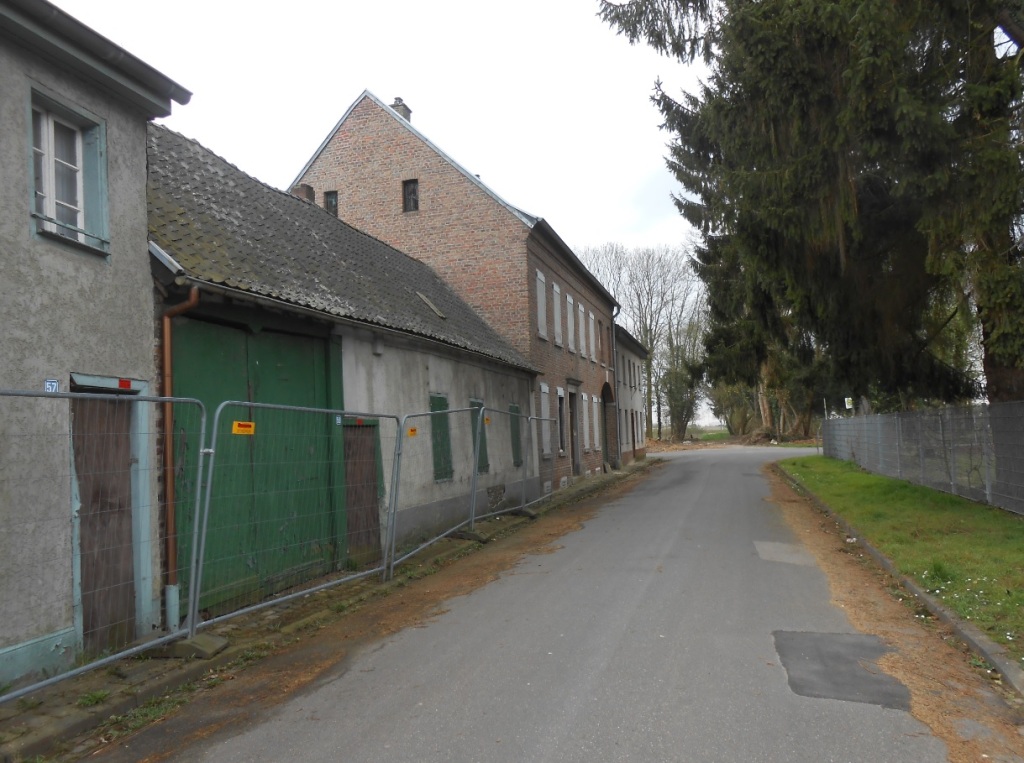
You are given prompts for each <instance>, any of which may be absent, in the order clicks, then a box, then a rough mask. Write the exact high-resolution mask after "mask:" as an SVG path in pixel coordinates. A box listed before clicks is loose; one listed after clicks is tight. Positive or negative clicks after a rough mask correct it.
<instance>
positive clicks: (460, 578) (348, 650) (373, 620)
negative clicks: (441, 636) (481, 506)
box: [61, 467, 657, 763]
mask: <svg viewBox="0 0 1024 763" xmlns="http://www.w3.org/2000/svg"><path fill="white" fill-rule="evenodd" d="M651 468H657V467H651ZM638 483H639V475H633V476H630V477H628V478H626V479H625V480H623V481H621V482H618V483H615V484H614V485H612V486H610V487H609V488H607V489H604V490H601V491H600V492H599V493H597V494H594V495H592V496H589V497H586V498H583V499H581V500H580V501H579V502H577V503H572V504H568V505H564V506H560V507H559V508H557V509H554V510H552V511H551V512H549V513H547V514H543V515H541V516H540V517H539V518H538V519H537V520H536V521H533V522H529V523H527V524H522V525H520V526H519V528H518V529H517V530H516V531H515V532H514V533H511V534H509V535H507V536H505V537H502V538H500V539H498V540H497V541H494V542H492V543H488V544H486V545H484V546H483V547H481V548H479V549H477V550H474V551H472V552H471V553H468V554H467V555H465V556H463V557H461V558H459V559H458V560H456V561H454V562H451V563H448V564H446V565H444V566H443V567H441V568H440V569H439V570H437V571H436V572H432V574H427V575H424V576H423V577H419V578H417V579H412V580H410V581H409V582H408V583H407V584H406V585H404V586H401V587H399V588H397V589H394V590H392V591H391V592H390V593H388V594H387V595H386V596H382V597H379V598H372V599H368V600H367V601H366V602H365V603H363V604H362V605H360V606H359V607H358V608H357V609H354V610H350V611H347V612H345V613H344V615H336V616H334V617H333V618H330V619H328V620H327V621H325V622H322V623H316V622H314V623H313V624H312V625H311V626H310V627H309V628H307V629H306V630H304V631H302V632H301V633H299V634H297V635H296V637H295V638H294V639H292V640H291V641H289V642H287V643H285V644H275V645H273V646H267V647H266V650H267V652H268V654H267V655H266V656H263V655H261V656H260V657H259V659H257V660H255V661H253V662H251V663H250V664H248V665H246V666H244V669H243V668H241V667H240V668H237V669H230V668H229V669H225V670H222V671H217V672H215V673H211V674H210V676H209V677H208V679H207V680H206V681H203V682H201V684H202V685H201V686H200V687H199V689H198V690H197V691H196V692H194V693H193V694H191V695H190V696H189V698H188V701H187V704H185V705H184V707H183V709H182V710H181V711H180V712H176V713H174V714H173V715H171V716H169V717H167V718H164V719H163V720H161V721H160V722H159V723H156V724H154V725H151V726H149V727H147V728H145V729H143V730H141V731H139V732H137V733H136V734H134V735H132V736H126V737H122V738H120V739H116V740H110V739H107V738H103V737H102V734H93V735H90V736H89V738H83V739H80V740H78V743H77V745H75V746H76V747H77V750H78V752H77V754H76V753H72V754H70V755H68V756H65V757H63V758H61V760H65V761H68V760H78V759H81V758H82V756H83V755H88V760H90V761H106V762H114V761H124V762H125V763H127V762H128V761H133V762H134V761H146V762H147V763H156V761H163V760H169V759H172V758H173V759H185V758H187V757H188V754H187V751H188V749H189V747H190V746H192V745H195V744H199V743H202V742H203V741H204V740H205V739H207V738H209V737H212V736H213V735H215V734H237V733H240V732H241V731H243V730H244V729H245V728H246V727H247V726H251V725H255V724H258V723H259V722H260V721H261V720H262V719H263V718H264V717H265V716H266V714H267V713H268V712H269V711H270V710H272V709H273V708H274V707H275V706H277V705H279V704H281V703H282V702H284V701H286V700H287V699H289V698H290V697H292V696H294V695H295V694H296V693H297V692H299V691H301V690H303V689H305V688H307V687H310V686H312V685H315V684H316V683H317V682H319V681H324V680H330V679H331V678H332V677H336V676H337V675H338V674H339V671H341V670H344V669H345V665H346V664H347V663H349V662H350V661H351V660H352V658H353V656H354V655H356V654H358V653H359V652H360V650H361V649H364V648H369V647H371V646H372V645H373V644H374V643H376V642H378V641H379V640H380V639H381V638H386V637H387V636H389V635H390V634H393V633H397V632H399V631H401V630H403V629H405V628H409V627H418V626H422V625H423V624H425V623H427V622H429V621H430V620H431V619H432V618H434V617H437V616H439V615H441V614H443V613H444V611H445V604H446V602H448V601H449V600H451V599H453V598H455V597H458V596H464V595H466V594H468V593H471V592H472V591H475V590H476V589H478V588H480V587H482V586H484V585H486V584H487V583H489V582H491V581H492V580H495V579H496V578H498V577H499V576H501V575H502V574H503V573H505V572H507V571H508V570H510V569H512V567H514V566H515V565H516V564H517V563H518V562H519V560H520V559H522V558H523V557H525V556H528V555H532V554H543V553H551V552H553V551H555V550H557V549H558V548H559V545H558V540H559V539H560V538H561V537H563V536H564V535H566V534H567V533H570V532H573V531H574V530H578V529H580V528H581V527H582V526H583V524H584V523H585V522H586V521H587V520H589V519H590V518H591V517H592V516H593V515H594V513H595V512H596V511H597V509H598V507H599V506H600V505H601V504H603V503H605V502H607V501H609V500H613V499H615V498H617V497H619V496H621V495H623V494H624V493H626V492H628V491H629V490H631V489H632V488H633V487H634V486H636V485H637V484H638ZM90 751H91V752H90Z"/></svg>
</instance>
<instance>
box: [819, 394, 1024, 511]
mask: <svg viewBox="0 0 1024 763" xmlns="http://www.w3.org/2000/svg"><path fill="white" fill-rule="evenodd" d="M822 437H823V440H824V448H823V450H824V453H825V455H827V456H830V457H832V458H838V459H841V460H845V461H854V462H856V463H857V464H859V465H860V466H862V467H863V468H865V469H867V470H869V471H873V472H876V473H878V474H884V475H887V476H890V477H897V478H900V479H905V480H908V481H910V482H914V483H916V484H919V485H925V486H927V487H930V488H933V489H935V490H941V491H944V492H947V493H953V494H955V495H961V496H964V497H966V498H970V499H972V500H975V501H982V502H987V503H990V504H992V505H994V506H999V507H1001V508H1004V509H1007V510H1009V511H1013V512H1016V513H1019V514H1024V402H1020V403H998V404H994V405H975V406H963V407H949V408H942V409H937V410H928V411H914V412H908V413H900V414H889V415H884V416H855V417H853V418H849V419H829V420H828V421H826V422H825V424H824V426H823V427H822Z"/></svg>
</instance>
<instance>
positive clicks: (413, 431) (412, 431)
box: [409, 427, 420, 437]
mask: <svg viewBox="0 0 1024 763" xmlns="http://www.w3.org/2000/svg"><path fill="white" fill-rule="evenodd" d="M419 431H420V430H418V429H417V428H416V427H409V436H410V437H415V436H416V435H417V434H419Z"/></svg>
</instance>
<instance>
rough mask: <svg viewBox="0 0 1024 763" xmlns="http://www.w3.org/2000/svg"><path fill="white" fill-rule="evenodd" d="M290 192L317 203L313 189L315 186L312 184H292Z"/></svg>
mask: <svg viewBox="0 0 1024 763" xmlns="http://www.w3.org/2000/svg"><path fill="white" fill-rule="evenodd" d="M290 193H291V195H292V196H298V197H299V198H300V199H303V200H304V201H309V202H312V203H314V204H315V203H316V195H315V193H314V191H313V186H311V185H306V184H305V183H299V184H298V185H296V186H292V190H291V191H290Z"/></svg>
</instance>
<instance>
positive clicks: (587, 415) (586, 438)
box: [581, 392, 590, 450]
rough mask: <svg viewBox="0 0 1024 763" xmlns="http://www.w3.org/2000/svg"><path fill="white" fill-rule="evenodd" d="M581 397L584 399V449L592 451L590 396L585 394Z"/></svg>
mask: <svg viewBox="0 0 1024 763" xmlns="http://www.w3.org/2000/svg"><path fill="white" fill-rule="evenodd" d="M581 397H582V398H583V447H584V448H586V449H587V450H589V449H590V410H589V409H590V405H589V401H590V396H589V395H588V394H587V393H586V392H584V393H583V394H582V395H581Z"/></svg>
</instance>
